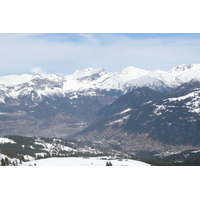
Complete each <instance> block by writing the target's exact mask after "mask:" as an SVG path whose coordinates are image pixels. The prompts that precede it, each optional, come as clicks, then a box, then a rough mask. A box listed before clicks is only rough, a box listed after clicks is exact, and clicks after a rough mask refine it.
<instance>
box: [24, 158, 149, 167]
mask: <svg viewBox="0 0 200 200" xmlns="http://www.w3.org/2000/svg"><path fill="white" fill-rule="evenodd" d="M106 162H111V163H112V165H113V166H150V165H149V164H147V163H144V162H141V161H136V160H131V159H126V160H125V159H123V160H116V159H109V160H108V157H89V158H83V157H67V158H66V157H53V158H46V159H40V160H34V161H29V162H25V163H23V166H34V165H35V164H36V165H37V166H106Z"/></svg>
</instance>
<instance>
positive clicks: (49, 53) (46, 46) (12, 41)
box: [0, 33, 200, 76]
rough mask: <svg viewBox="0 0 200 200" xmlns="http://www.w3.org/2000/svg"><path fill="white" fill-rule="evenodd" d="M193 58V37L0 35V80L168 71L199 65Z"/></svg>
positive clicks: (198, 49) (196, 47)
mask: <svg viewBox="0 0 200 200" xmlns="http://www.w3.org/2000/svg"><path fill="white" fill-rule="evenodd" d="M199 55H200V34H199V33H193V34H189V33H186V34H183V33H176V34H175V33H166V34H165V33H157V34H156V33H61V34H59V33H52V34H50V33H33V34H31V33H28V34H26V33H16V34H15V33H8V34H7V33H1V34H0V69H1V70H0V76H4V75H9V74H17V75H19V74H24V73H27V74H33V73H37V72H44V73H50V74H51V73H53V74H55V73H57V74H62V75H66V74H71V73H73V72H74V71H75V70H81V69H85V68H89V67H92V68H104V69H106V71H109V72H114V71H121V70H122V69H123V68H125V67H128V66H134V67H137V68H141V69H147V70H157V69H161V70H169V69H171V68H172V67H176V66H178V65H180V64H195V63H200V56H199Z"/></svg>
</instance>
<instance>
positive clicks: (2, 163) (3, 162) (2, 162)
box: [1, 158, 6, 166]
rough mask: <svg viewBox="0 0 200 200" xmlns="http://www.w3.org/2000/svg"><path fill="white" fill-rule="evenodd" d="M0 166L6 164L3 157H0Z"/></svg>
mask: <svg viewBox="0 0 200 200" xmlns="http://www.w3.org/2000/svg"><path fill="white" fill-rule="evenodd" d="M1 166H6V163H5V160H4V159H3V158H2V159H1Z"/></svg>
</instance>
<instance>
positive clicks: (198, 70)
mask: <svg viewBox="0 0 200 200" xmlns="http://www.w3.org/2000/svg"><path fill="white" fill-rule="evenodd" d="M93 75H95V78H94V76H93ZM96 75H97V76H96ZM192 79H197V80H200V64H193V65H180V66H178V67H175V68H173V69H171V70H169V71H162V70H156V71H148V70H144V69H139V68H135V67H132V66H130V67H127V68H125V69H123V70H122V71H121V72H108V73H107V72H106V71H105V70H104V69H102V68H97V69H95V68H87V69H84V70H77V71H75V73H73V74H71V75H66V76H59V75H55V74H37V75H34V76H33V75H28V74H23V75H10V76H4V77H0V90H1V91H3V93H1V96H0V102H2V103H4V99H5V97H6V96H7V97H12V98H14V99H17V98H18V96H19V95H20V96H23V95H29V94H30V93H31V91H35V92H36V94H37V95H36V97H37V100H38V101H39V100H42V95H44V96H52V95H57V96H66V95H67V94H70V95H71V99H73V98H77V97H78V95H79V94H81V95H87V96H95V95H96V91H95V90H96V89H101V90H108V91H109V90H111V89H116V90H121V91H122V92H123V93H126V92H127V87H131V88H132V87H141V86H149V87H151V88H153V89H154V88H156V87H159V86H163V85H164V86H166V87H172V88H174V87H177V86H179V85H181V84H182V83H185V82H188V81H190V80H192ZM22 83H23V84H24V83H26V85H23V86H22ZM3 84H5V85H3ZM19 84H21V85H19ZM11 85H13V86H11ZM36 97H35V96H33V97H32V99H33V100H34V99H35V98H36Z"/></svg>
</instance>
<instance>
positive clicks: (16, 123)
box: [0, 64, 200, 137]
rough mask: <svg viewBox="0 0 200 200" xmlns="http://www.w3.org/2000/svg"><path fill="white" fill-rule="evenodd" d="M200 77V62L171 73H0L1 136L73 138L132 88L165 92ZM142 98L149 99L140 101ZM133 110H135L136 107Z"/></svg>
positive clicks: (129, 69)
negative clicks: (2, 74) (1, 74)
mask: <svg viewBox="0 0 200 200" xmlns="http://www.w3.org/2000/svg"><path fill="white" fill-rule="evenodd" d="M199 77H200V64H193V65H180V66H178V67H175V68H173V69H171V70H169V71H167V72H166V71H161V70H156V71H148V70H144V69H138V68H135V67H127V68H125V69H123V70H122V71H121V72H112V73H111V72H109V73H108V72H106V71H105V69H103V68H100V69H94V68H88V69H84V70H77V71H75V73H73V74H71V75H66V76H60V75H55V74H36V75H28V74H23V75H10V76H4V77H0V120H1V124H0V135H1V136H3V135H8V134H10V135H16V134H17V135H24V136H44V137H63V136H68V135H71V134H73V133H75V132H77V131H80V130H82V129H84V128H86V127H87V126H88V125H89V124H91V123H92V122H94V121H95V120H98V118H95V116H96V113H97V112H98V111H99V110H100V109H101V108H103V107H104V106H107V105H109V104H111V103H113V102H114V101H115V100H116V99H118V98H119V97H120V96H122V95H124V94H126V93H127V92H130V91H132V90H135V89H138V88H141V87H148V88H150V89H152V90H154V91H156V92H160V93H165V94H166V93H169V92H171V91H172V90H174V89H175V88H177V87H179V86H181V85H182V84H184V83H188V82H189V81H191V80H197V81H198V80H199ZM152 92H153V91H152ZM127 98H128V99H129V98H135V97H134V95H133V97H131V96H130V97H127ZM142 99H144V100H145V99H146V98H145V97H144V96H143V97H142V98H140V100H139V101H141V102H143V100H142ZM149 101H150V100H149ZM133 104H137V102H135V103H133ZM108 108H109V109H110V110H109V111H107V114H106V109H108ZM123 108H124V110H126V109H129V108H130V107H127V106H125V105H124V106H123ZM131 109H132V111H134V109H135V108H134V106H133V107H131ZM112 110H113V111H112ZM101 112H102V115H101V113H99V115H98V117H99V119H101V118H102V117H103V115H111V114H112V113H113V112H118V111H117V110H116V111H115V108H111V107H107V108H105V109H104V111H103V110H102V111H101ZM121 112H122V111H121ZM109 113H110V114H109Z"/></svg>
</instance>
